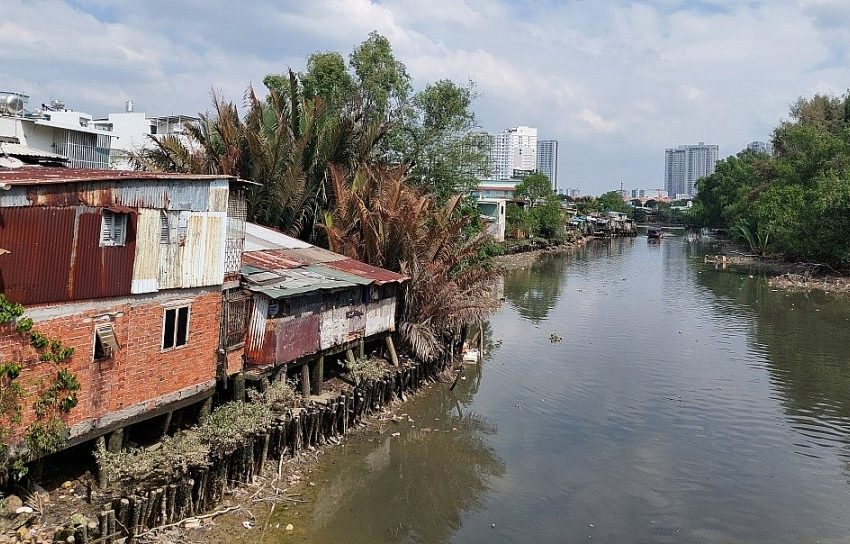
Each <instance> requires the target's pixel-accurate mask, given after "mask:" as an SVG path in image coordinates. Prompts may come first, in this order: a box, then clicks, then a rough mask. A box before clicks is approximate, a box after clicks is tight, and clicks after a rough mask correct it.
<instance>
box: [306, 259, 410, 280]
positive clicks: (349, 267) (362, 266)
mask: <svg viewBox="0 0 850 544" xmlns="http://www.w3.org/2000/svg"><path fill="white" fill-rule="evenodd" d="M322 266H326V267H328V268H334V269H336V270H341V271H342V272H347V273H349V274H354V275H355V276H360V277H361V278H366V279H369V280H372V281H374V282H375V283H377V284H378V285H382V284H384V283H390V282H401V281H405V280H406V279H407V278H406V277H404V276H402V275H401V274H396V273H395V272H391V271H389V270H385V269H383V268H378V267H377V266H372V265H370V264H366V263H362V262H360V261H355V260H354V259H345V260H342V261H331V262H327V263H322Z"/></svg>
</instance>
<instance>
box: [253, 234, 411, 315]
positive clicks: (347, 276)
mask: <svg viewBox="0 0 850 544" xmlns="http://www.w3.org/2000/svg"><path fill="white" fill-rule="evenodd" d="M246 233H248V236H247V237H246V251H245V253H244V254H243V255H242V277H243V279H244V280H245V282H246V284H247V285H246V288H247V289H249V290H251V291H254V292H261V293H264V294H266V295H267V296H269V297H271V298H284V297H289V296H293V295H298V294H303V293H307V292H310V291H321V290H328V289H344V288H351V287H355V286H358V285H370V284H372V283H374V284H377V285H383V284H385V283H391V282H402V281H405V280H406V279H407V278H405V277H404V276H402V275H401V274H396V273H395V272H391V271H389V270H384V269H383V268H378V267H376V266H371V265H368V264H366V263H361V262H360V261H356V260H354V259H350V258H348V257H346V256H344V255H340V254H339V253H334V252H333V251H328V250H327V249H322V248H320V247H316V246H314V245H311V244H308V243H307V242H303V241H301V240H298V239H296V238H292V237H290V236H286V235H285V234H283V233H281V232H278V231H276V230H274V229H270V228H267V227H261V226H259V225H254V224H251V223H247V225H246ZM249 240H250V244H249ZM249 245H250V247H252V248H255V249H253V250H248V246H249ZM256 248H262V249H256Z"/></svg>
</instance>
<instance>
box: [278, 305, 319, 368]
mask: <svg viewBox="0 0 850 544" xmlns="http://www.w3.org/2000/svg"><path fill="white" fill-rule="evenodd" d="M319 323H320V317H319V315H318V314H307V315H304V316H299V317H296V318H293V319H275V320H270V321H269V325H268V326H269V327H272V326H273V327H274V328H275V329H276V330H275V335H276V349H275V362H277V363H287V362H290V361H295V360H297V359H299V358H300V357H304V356H305V355H310V354H311V353H316V352H317V351H319Z"/></svg>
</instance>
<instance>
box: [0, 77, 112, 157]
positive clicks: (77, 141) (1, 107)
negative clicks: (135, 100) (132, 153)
mask: <svg viewBox="0 0 850 544" xmlns="http://www.w3.org/2000/svg"><path fill="white" fill-rule="evenodd" d="M28 102H29V96H27V95H25V94H21V93H14V92H0V138H2V140H3V141H4V143H6V144H9V145H8V146H4V147H5V148H6V150H5V151H4V150H0V151H2V152H3V153H5V154H8V155H10V156H13V157H20V158H22V159H24V160H26V159H28V158H30V157H33V158H45V159H49V158H51V157H63V158H65V159H66V160H64V161H63V162H65V163H66V166H68V167H71V168H95V169H104V168H109V155H110V149H111V142H112V137H113V135H112V134H111V133H110V132H109V131H107V130H102V129H101V128H99V127H97V126H96V125H95V123H94V120H93V119H92V116H91V115H89V114H87V113H83V112H79V111H75V110H71V109H66V108H65V104H64V103H62V102H61V101H59V100H53V101H51V103H50V105H42V106H43V107H42V108H39V109H36V110H34V111H30V110H28V109H27V107H28ZM13 146H14V147H13ZM9 149H12V150H13V151H14V152H10V151H9Z"/></svg>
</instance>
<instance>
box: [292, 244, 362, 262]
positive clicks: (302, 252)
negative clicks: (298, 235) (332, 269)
mask: <svg viewBox="0 0 850 544" xmlns="http://www.w3.org/2000/svg"><path fill="white" fill-rule="evenodd" d="M281 253H282V254H283V255H285V256H286V257H287V258H289V259H292V260H293V261H298V262H300V263H302V264H305V265H310V264H318V263H328V262H331V261H340V260H343V259H347V258H348V257H346V256H344V255H340V254H339V253H334V252H333V251H328V250H327V249H322V248H320V247H309V248H304V249H286V250H283V251H282V252H281Z"/></svg>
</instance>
